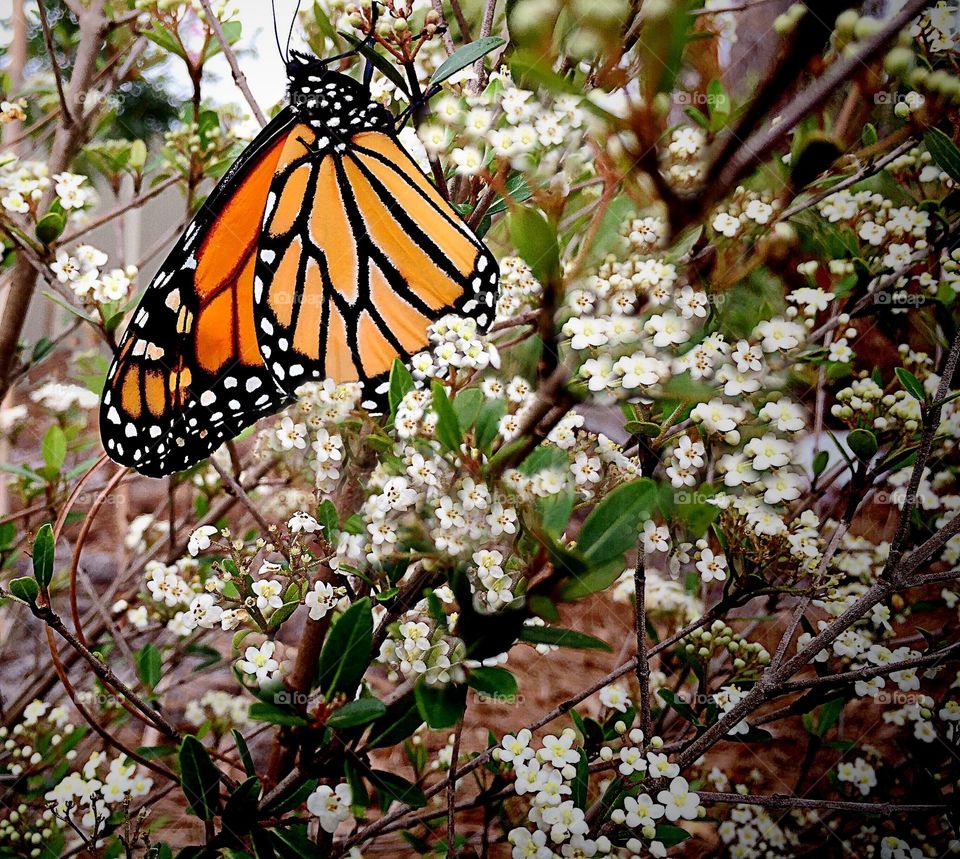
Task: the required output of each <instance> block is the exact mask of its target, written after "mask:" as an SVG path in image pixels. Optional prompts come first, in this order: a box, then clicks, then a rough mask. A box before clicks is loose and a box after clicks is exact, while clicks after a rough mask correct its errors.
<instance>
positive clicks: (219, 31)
mask: <svg viewBox="0 0 960 859" xmlns="http://www.w3.org/2000/svg"><path fill="white" fill-rule="evenodd" d="M200 3H201V4H202V5H203V11H204V12H206V13H207V24H209V26H210V29H211V30H213V35H214V36H216V37H217V41H218V42H219V43H220V47H221V48H222V49H223V55H224V56H225V57H226V58H227V63H229V65H230V72H231V73H232V74H233V82H234V83H235V84H236V85H237V88H238V89H239V90H240V92H242V93H243V97H244V98H245V99H246V100H247V104H249V105H250V110H252V111H253V115H254V116H255V117H256V118H257V122H259V123H260V127H261V128H263V126H265V125H266V124H267V117H266V115H265V114H264V112H263V111H262V110H260V105H259V104H257V100H256V99H255V98H254V97H253V93H252V92H250V87H249V86H248V84H247V76H246V75H245V74H244V73H243V71H242V70H241V69H240V64H239V63H238V62H237V56H236V54H234V52H233V48H232V47H231V46H230V43H229V42H228V41H227V37H226V36H225V35H224V34H223V27H221V26H220V20H219V19H218V18H217V16H216V15H214V14H213V9H211V8H210V0H200Z"/></svg>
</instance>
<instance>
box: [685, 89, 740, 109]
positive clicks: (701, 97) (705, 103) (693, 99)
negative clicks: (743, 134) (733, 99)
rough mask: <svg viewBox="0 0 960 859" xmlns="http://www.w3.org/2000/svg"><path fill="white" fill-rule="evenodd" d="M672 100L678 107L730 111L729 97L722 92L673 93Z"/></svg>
mask: <svg viewBox="0 0 960 859" xmlns="http://www.w3.org/2000/svg"><path fill="white" fill-rule="evenodd" d="M673 100H674V102H675V103H676V104H678V105H680V107H709V108H720V109H721V110H729V109H730V96H728V95H727V94H726V93H723V92H700V91H697V92H675V93H674V94H673Z"/></svg>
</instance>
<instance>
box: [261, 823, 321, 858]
mask: <svg viewBox="0 0 960 859" xmlns="http://www.w3.org/2000/svg"><path fill="white" fill-rule="evenodd" d="M267 832H268V833H269V834H270V840H271V841H272V842H273V846H274V847H275V848H276V855H277V856H283V857H288V859H315V857H316V856H317V845H316V844H315V843H314V842H313V841H311V840H310V837H309V835H308V834H307V827H306V826H278V827H276V828H272V829H268V830H267Z"/></svg>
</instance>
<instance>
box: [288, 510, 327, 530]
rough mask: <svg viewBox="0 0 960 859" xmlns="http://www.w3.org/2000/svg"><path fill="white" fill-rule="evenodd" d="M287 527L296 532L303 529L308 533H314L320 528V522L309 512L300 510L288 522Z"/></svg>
mask: <svg viewBox="0 0 960 859" xmlns="http://www.w3.org/2000/svg"><path fill="white" fill-rule="evenodd" d="M287 527H288V528H289V529H290V530H291V532H293V533H294V534H296V533H298V532H300V531H303V532H304V533H306V534H313V533H315V532H317V531H319V530H320V523H319V522H318V521H317V520H316V519H314V518H313V516H311V515H310V514H309V513H304V512H303V511H302V510H298V511H297V512H296V513H294V514H293V516H291V517H290V520H289V521H288V522H287Z"/></svg>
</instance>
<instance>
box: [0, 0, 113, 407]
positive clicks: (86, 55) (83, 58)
mask: <svg viewBox="0 0 960 859" xmlns="http://www.w3.org/2000/svg"><path fill="white" fill-rule="evenodd" d="M103 4H104V0H91V2H90V4H89V6H87V7H85V8H84V9H83V10H82V11H81V12H80V13H79V16H78V21H79V30H80V42H79V47H78V48H77V55H76V58H75V60H74V64H73V73H72V74H71V77H70V88H69V90H68V92H67V93H66V103H67V105H68V106H69V107H70V110H71V113H72V115H73V116H74V119H75V120H76V121H74V122H72V123H70V124H69V125H67V124H65V123H61V124H59V125H58V126H57V130H56V134H55V135H54V138H53V147H52V149H51V152H50V158H49V159H48V162H47V170H48V172H49V174H50V175H54V174H56V173H61V172H62V171H64V170H66V169H67V167H68V166H69V164H70V162H71V160H72V159H73V156H74V155H75V154H76V152H77V151H78V150H79V148H80V146H81V144H82V142H83V140H84V138H85V136H86V133H87V129H88V125H89V119H90V116H89V114H88V115H84V114H83V110H82V104H83V101H82V99H83V97H84V96H85V94H86V93H87V91H88V90H89V88H90V85H91V82H92V81H93V79H94V77H95V75H96V70H97V61H98V60H99V57H100V46H101V43H102V41H103V33H104V31H105V28H106V25H107V19H106V18H105V17H104V15H103ZM52 194H53V191H52V186H51V190H49V191H47V193H46V194H45V195H44V198H43V199H42V200H41V209H43V208H45V207H46V205H47V204H48V203H49V201H50V199H52ZM36 282H37V272H36V271H35V270H34V267H33V264H32V263H31V261H30V260H28V259H26V258H25V257H24V255H23V254H21V253H18V254H17V261H16V263H15V265H14V268H13V281H12V283H11V285H10V290H9V293H8V294H7V301H6V305H5V306H4V310H3V317H4V323H5V324H4V325H2V326H0V401H2V400H3V398H4V397H5V396H6V394H7V391H8V390H9V388H10V382H11V379H12V377H13V371H14V362H15V360H16V355H17V347H18V344H19V342H20V333H21V331H23V325H24V322H25V321H26V318H27V310H28V309H29V307H30V302H31V301H32V299H33V294H34V290H35V287H36Z"/></svg>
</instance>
